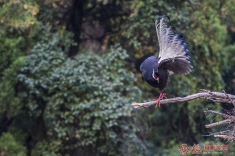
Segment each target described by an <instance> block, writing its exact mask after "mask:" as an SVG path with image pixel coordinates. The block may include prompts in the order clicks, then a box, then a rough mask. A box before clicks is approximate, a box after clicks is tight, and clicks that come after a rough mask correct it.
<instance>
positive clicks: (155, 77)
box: [152, 69, 159, 83]
mask: <svg viewBox="0 0 235 156" xmlns="http://www.w3.org/2000/svg"><path fill="white" fill-rule="evenodd" d="M152 76H153V78H154V79H155V80H156V81H157V82H158V83H159V77H157V76H156V75H155V72H154V69H153V74H152Z"/></svg>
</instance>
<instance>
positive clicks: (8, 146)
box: [0, 133, 27, 156]
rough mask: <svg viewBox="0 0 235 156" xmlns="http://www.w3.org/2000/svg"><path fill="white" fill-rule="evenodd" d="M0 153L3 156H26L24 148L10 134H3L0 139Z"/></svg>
mask: <svg viewBox="0 0 235 156" xmlns="http://www.w3.org/2000/svg"><path fill="white" fill-rule="evenodd" d="M0 153H1V155H4V156H26V155H27V154H26V147H24V146H22V145H21V144H20V143H18V142H17V141H16V139H15V138H14V136H13V135H12V134H10V133H3V134H2V135H1V137H0Z"/></svg>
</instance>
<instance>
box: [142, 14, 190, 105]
mask: <svg viewBox="0 0 235 156" xmlns="http://www.w3.org/2000/svg"><path fill="white" fill-rule="evenodd" d="M166 17H167V18H168V20H170V18H169V17H168V16H165V15H164V16H162V17H159V18H157V19H156V21H155V26H156V32H157V37H158V42H159V54H158V57H155V56H150V57H148V58H147V59H146V60H145V61H144V62H143V63H142V64H141V65H140V71H141V72H142V76H143V79H144V80H145V81H146V82H147V83H148V84H150V85H151V86H152V87H155V88H159V90H160V96H159V98H158V99H157V100H156V107H158V106H160V100H162V99H164V98H166V95H165V94H164V93H163V90H164V88H165V87H166V86H167V84H168V82H169V79H170V75H171V74H173V73H175V74H178V75H185V74H188V73H189V72H191V70H192V68H193V67H192V65H191V63H190V61H189V58H190V57H189V55H188V53H189V50H188V49H187V44H186V43H185V41H184V39H183V38H182V36H181V35H178V34H175V33H174V30H175V28H174V27H172V26H168V25H167V21H166V20H167V18H166Z"/></svg>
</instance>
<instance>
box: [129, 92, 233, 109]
mask: <svg viewBox="0 0 235 156" xmlns="http://www.w3.org/2000/svg"><path fill="white" fill-rule="evenodd" d="M201 91H202V92H201V93H196V94H192V95H188V96H186V97H176V98H170V99H163V100H161V101H160V104H170V103H179V102H187V101H191V100H194V99H198V98H206V99H209V100H212V101H213V100H215V101H216V102H220V101H222V102H224V103H230V104H235V103H234V101H235V96H234V95H231V94H227V93H220V92H211V91H208V90H201ZM155 104H156V102H155V101H150V102H144V103H136V102H134V103H132V106H133V107H134V108H141V107H149V106H152V105H155Z"/></svg>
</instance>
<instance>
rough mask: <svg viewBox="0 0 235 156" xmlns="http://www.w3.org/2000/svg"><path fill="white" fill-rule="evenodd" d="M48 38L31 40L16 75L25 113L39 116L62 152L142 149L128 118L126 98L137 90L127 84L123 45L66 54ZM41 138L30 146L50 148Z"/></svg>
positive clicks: (131, 97) (58, 42)
mask: <svg viewBox="0 0 235 156" xmlns="http://www.w3.org/2000/svg"><path fill="white" fill-rule="evenodd" d="M52 38H53V40H52V41H50V42H48V43H45V42H41V43H38V44H36V45H35V46H34V48H33V49H32V54H31V55H29V56H28V57H27V60H26V63H25V66H24V67H23V68H22V70H21V74H19V75H18V78H19V80H20V83H21V85H22V88H24V89H23V90H21V91H20V93H19V96H20V97H21V98H22V103H24V107H25V108H27V109H28V115H29V117H30V118H38V117H40V116H43V120H44V122H45V128H46V133H47V137H48V138H50V141H49V142H51V141H52V142H51V143H50V144H53V142H54V141H55V140H58V139H59V140H58V141H57V143H56V142H55V144H53V145H54V146H57V147H56V148H55V149H57V150H59V151H60V152H62V153H66V152H68V151H69V150H72V151H74V152H78V153H79V152H85V153H89V154H94V153H100V154H107V155H117V154H121V153H122V152H123V154H124V153H126V152H129V154H131V153H135V152H136V151H139V150H141V151H142V152H145V151H144V147H145V146H144V145H143V144H140V143H139V142H141V140H140V139H138V137H137V136H136V132H137V131H138V128H137V127H136V125H134V123H133V120H132V119H131V117H132V114H131V112H132V107H131V105H130V103H131V102H132V101H133V100H136V99H138V97H140V96H141V91H140V90H139V89H138V88H137V87H135V86H134V85H133V83H134V82H135V81H136V79H135V77H134V74H133V73H132V72H129V71H127V70H126V69H124V68H125V66H126V64H125V61H124V60H125V59H126V58H127V57H128V55H127V53H126V51H125V50H124V49H122V48H121V47H120V46H114V47H112V48H111V49H110V51H109V53H105V54H103V55H100V56H99V55H96V54H94V53H91V52H90V53H88V52H84V53H82V54H79V55H77V56H76V57H75V58H73V59H70V58H67V57H66V55H65V54H64V52H63V51H62V50H61V48H60V47H58V46H56V45H63V44H64V40H61V39H60V38H61V37H60V36H58V35H55V36H53V37H52ZM65 42H66V41H65ZM36 133H40V132H37V131H36ZM43 142H44V143H42V142H39V143H38V144H37V146H36V148H39V149H41V151H40V153H41V154H43V153H44V152H46V153H48V152H49V151H50V148H48V147H49V144H48V143H45V141H43ZM87 149H90V150H89V151H88V150H87ZM47 150H48V151H47ZM35 152H36V153H38V152H39V151H35ZM53 152H56V150H55V151H53Z"/></svg>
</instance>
